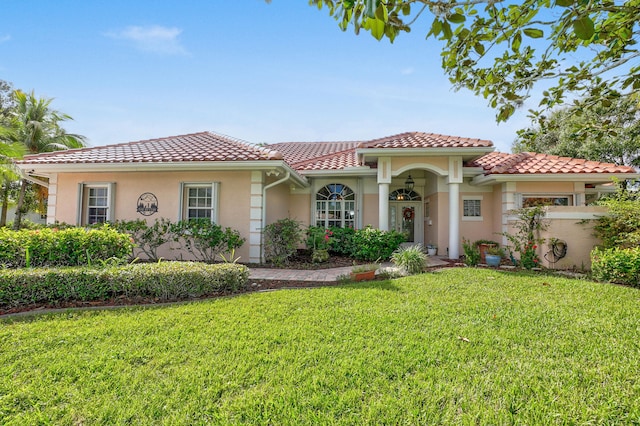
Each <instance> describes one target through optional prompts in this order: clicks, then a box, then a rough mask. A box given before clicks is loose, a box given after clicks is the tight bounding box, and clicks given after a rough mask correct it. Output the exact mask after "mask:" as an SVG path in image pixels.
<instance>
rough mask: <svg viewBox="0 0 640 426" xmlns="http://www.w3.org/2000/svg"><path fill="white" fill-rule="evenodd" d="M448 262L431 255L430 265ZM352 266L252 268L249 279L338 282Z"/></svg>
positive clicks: (388, 265) (441, 264) (387, 265)
mask: <svg viewBox="0 0 640 426" xmlns="http://www.w3.org/2000/svg"><path fill="white" fill-rule="evenodd" d="M447 264H448V263H447V262H446V261H444V260H442V258H439V257H429V258H428V259H427V265H428V267H434V266H444V265H447ZM390 266H392V264H391V263H383V264H382V267H383V268H385V267H390ZM350 272H351V267H350V266H345V267H342V268H330V269H315V270H303V269H276V268H251V270H250V272H249V279H254V280H277V281H309V282H336V281H337V280H338V277H339V276H341V275H349V273H350Z"/></svg>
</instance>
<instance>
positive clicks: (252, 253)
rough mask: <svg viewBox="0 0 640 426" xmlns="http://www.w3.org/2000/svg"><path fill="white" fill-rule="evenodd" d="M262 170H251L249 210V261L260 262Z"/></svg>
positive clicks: (262, 214)
mask: <svg viewBox="0 0 640 426" xmlns="http://www.w3.org/2000/svg"><path fill="white" fill-rule="evenodd" d="M262 179H263V177H262V172H259V171H252V172H251V204H250V211H249V262H252V263H260V262H261V261H262V258H261V254H262V252H261V248H262V246H261V244H262V228H263V227H264V223H263V222H262V220H263V219H262V218H263V216H264V211H263V210H262V209H263V205H262V203H263V199H262V185H263V180H262Z"/></svg>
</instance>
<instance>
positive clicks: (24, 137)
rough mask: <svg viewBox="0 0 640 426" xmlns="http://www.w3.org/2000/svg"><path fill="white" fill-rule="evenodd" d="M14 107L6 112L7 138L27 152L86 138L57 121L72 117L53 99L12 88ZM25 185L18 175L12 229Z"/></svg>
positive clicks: (78, 143)
mask: <svg viewBox="0 0 640 426" xmlns="http://www.w3.org/2000/svg"><path fill="white" fill-rule="evenodd" d="M14 98H15V101H16V105H15V109H13V111H11V112H10V121H9V126H8V127H9V139H10V140H11V141H13V142H17V143H19V144H21V145H22V146H23V148H24V149H25V151H26V153H27V154H39V153H41V152H51V151H59V150H64V149H70V148H81V147H83V146H85V140H86V138H85V137H84V136H81V135H76V134H71V133H67V132H66V131H65V130H64V129H63V128H62V127H61V126H60V123H61V122H63V121H67V120H72V118H71V117H70V116H69V115H67V114H63V113H60V112H58V111H56V110H54V109H52V108H51V106H50V105H51V102H52V101H53V99H47V98H37V97H36V96H35V94H34V93H33V91H32V92H31V93H29V94H27V93H24V92H22V91H20V90H16V91H15V92H14ZM27 185H29V181H28V180H27V179H24V178H23V179H22V181H21V186H20V193H19V195H18V203H17V207H16V219H15V221H14V225H13V226H14V229H20V225H21V223H22V215H23V214H24V213H25V212H24V211H23V210H24V209H23V205H24V196H25V192H26V189H27Z"/></svg>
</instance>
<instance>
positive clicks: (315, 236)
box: [305, 226, 333, 250]
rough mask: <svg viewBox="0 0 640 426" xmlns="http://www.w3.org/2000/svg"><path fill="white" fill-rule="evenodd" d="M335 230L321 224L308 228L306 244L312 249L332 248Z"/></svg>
mask: <svg viewBox="0 0 640 426" xmlns="http://www.w3.org/2000/svg"><path fill="white" fill-rule="evenodd" d="M332 237H333V231H332V230H331V229H325V228H323V227H321V226H310V227H308V228H307V240H306V242H305V243H306V245H307V248H308V249H310V250H331V247H332V243H333V238H332Z"/></svg>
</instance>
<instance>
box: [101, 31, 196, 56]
mask: <svg viewBox="0 0 640 426" xmlns="http://www.w3.org/2000/svg"><path fill="white" fill-rule="evenodd" d="M181 33H182V30H181V29H179V28H175V27H172V28H168V27H162V26H159V25H152V26H148V27H139V26H130V27H127V28H124V29H122V30H118V31H110V32H108V33H106V34H105V35H106V36H107V37H111V38H113V39H116V40H127V41H130V42H132V43H133V45H134V47H135V48H136V49H139V50H142V51H144V52H152V53H160V54H165V55H186V54H187V53H188V52H187V50H186V49H185V48H184V47H183V46H182V45H181V44H180V41H179V40H178V36H180V34H181Z"/></svg>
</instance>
